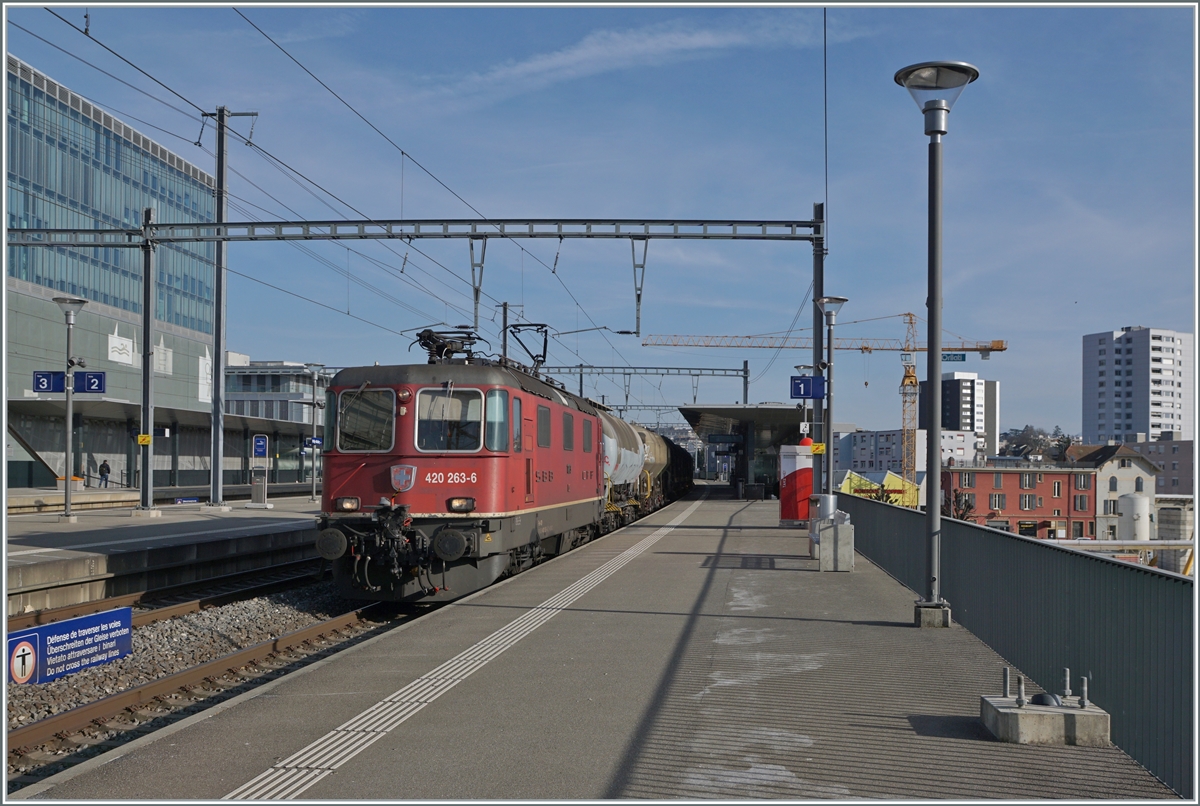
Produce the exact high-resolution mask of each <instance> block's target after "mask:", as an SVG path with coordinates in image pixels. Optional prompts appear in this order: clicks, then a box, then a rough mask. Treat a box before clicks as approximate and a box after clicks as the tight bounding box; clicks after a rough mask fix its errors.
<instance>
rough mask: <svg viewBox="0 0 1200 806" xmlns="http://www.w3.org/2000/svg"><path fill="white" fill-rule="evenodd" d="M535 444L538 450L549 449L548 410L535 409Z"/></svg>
mask: <svg viewBox="0 0 1200 806" xmlns="http://www.w3.org/2000/svg"><path fill="white" fill-rule="evenodd" d="M537 444H538V447H539V448H549V447H550V409H549V408H547V407H546V406H538V407H537Z"/></svg>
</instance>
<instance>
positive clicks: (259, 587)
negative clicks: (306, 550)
mask: <svg viewBox="0 0 1200 806" xmlns="http://www.w3.org/2000/svg"><path fill="white" fill-rule="evenodd" d="M325 565H326V563H325V561H324V560H321V559H319V558H318V559H315V560H313V559H309V560H298V561H296V562H291V563H284V564H282V565H276V566H272V567H271V568H269V569H267V570H255V571H248V572H245V573H240V574H232V575H230V576H227V577H220V578H218V579H211V580H206V581H205V582H204V583H195V582H192V583H188V584H184V585H177V586H174V587H171V588H158V589H156V590H153V591H144V592H142V593H130V594H127V595H125V596H112V597H109V598H107V599H97V600H95V601H92V602H80V603H79V604H74V605H68V606H67V607H56V608H52V609H47V610H39V611H37V612H34V613H22V614H21V615H18V616H12V617H10V618H9V619H8V632H9V634H11V633H14V632H16V631H18V630H24V629H28V628H30V627H36V626H38V625H40V624H53V623H54V622H56V621H66V620H67V619H72V618H76V617H78V616H88V615H91V614H92V613H103V612H105V611H107V610H115V609H117V608H120V607H133V608H138V609H137V610H135V611H134V613H133V626H134V627H141V626H142V625H144V624H151V623H153V622H155V621H160V620H162V619H168V618H173V617H175V616H182V615H184V614H185V613H195V612H197V611H199V610H203V609H204V608H206V607H218V606H220V605H223V604H227V603H229V602H233V601H237V600H238V599H242V598H246V597H248V596H258V595H261V594H264V593H269V592H270V591H273V590H279V589H280V588H285V587H288V586H291V585H297V584H300V583H302V582H304V581H310V580H312V579H315V578H319V577H320V576H321V575H322V574H324V573H325V570H326V569H325Z"/></svg>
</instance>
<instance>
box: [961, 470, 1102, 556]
mask: <svg viewBox="0 0 1200 806" xmlns="http://www.w3.org/2000/svg"><path fill="white" fill-rule="evenodd" d="M957 493H962V494H963V496H964V497H965V500H966V501H967V502H968V503H969V504H970V505H971V506H972V508H973V515H972V517H971V518H970V520H973V521H974V522H975V523H979V524H981V525H984V526H990V527H992V528H994V529H1003V530H1004V531H1006V532H1016V533H1018V534H1022V535H1026V536H1028V537H1040V538H1083V537H1096V517H1095V512H1096V496H1097V490H1096V469H1095V468H1093V467H1077V468H1067V467H1059V466H1055V465H1049V464H1040V463H1033V462H1021V461H1013V462H1002V463H996V464H992V465H988V466H981V467H974V468H970V469H968V468H952V469H951V468H946V469H943V471H942V500H943V502H945V501H949V500H951V496H953V495H955V494H957Z"/></svg>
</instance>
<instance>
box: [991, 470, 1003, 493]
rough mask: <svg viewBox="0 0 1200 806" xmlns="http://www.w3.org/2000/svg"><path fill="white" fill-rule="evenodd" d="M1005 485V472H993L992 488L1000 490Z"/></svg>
mask: <svg viewBox="0 0 1200 806" xmlns="http://www.w3.org/2000/svg"><path fill="white" fill-rule="evenodd" d="M1003 487H1004V474H1003V473H993V474H992V489H993V490H999V489H1002V488H1003Z"/></svg>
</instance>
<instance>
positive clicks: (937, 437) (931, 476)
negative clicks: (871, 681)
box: [895, 62, 979, 627]
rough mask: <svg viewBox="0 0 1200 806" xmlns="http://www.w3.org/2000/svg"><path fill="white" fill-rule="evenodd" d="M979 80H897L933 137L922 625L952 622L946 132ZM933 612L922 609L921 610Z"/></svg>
mask: <svg viewBox="0 0 1200 806" xmlns="http://www.w3.org/2000/svg"><path fill="white" fill-rule="evenodd" d="M977 78H979V70H978V69H977V68H976V67H975V66H974V65H971V64H967V63H966V62H922V63H921V64H914V65H910V66H908V67H905V68H904V69H902V70H899V71H897V73H896V76H895V79H896V83H897V84H899V85H900V86H902V87H904V88H905V89H907V90H908V91H909V93H910V94H911V95H912V97H913V100H914V101H916V102H917V107H918V108H919V109H920V110H921V113H922V114H923V115H924V116H925V134H927V135H929V297H928V300H927V303H926V304H927V305H928V311H929V336H928V352H927V355H926V358H927V360H928V362H929V363H928V364H927V368H926V371H925V375H926V378H927V379H928V383H927V384H926V386H927V388H928V390H929V393H928V395H926V397H927V400H926V401H924V403H925V406H926V409H925V410H926V412H928V415H929V416H928V418H927V419H928V421H929V430H928V433H927V434H926V446H925V447H926V462H925V537H926V549H927V556H928V564H929V574H928V578H927V580H926V583H927V584H926V595H925V599H924V600H923V601H919V602H917V614H916V621H917V623H918V624H919V625H921V626H938V627H940V626H949V623H950V608H949V603H947V602H946V601H945V600H943V599H942V580H941V571H942V568H941V565H942V560H941V558H942V508H941V500H942V418H941V414H942V135H943V134H945V133H946V131H947V127H946V123H947V120H948V118H949V117H950V107H952V106H953V105H954V102H955V101H957V100H958V96H959V95H960V94H962V91H963V87H965V86H967V85H968V84H970V83H971V82H972V81H974V80H975V79H977ZM923 608H925V609H929V610H931V611H933V612H931V613H928V614H926V613H923V612H922V609H923Z"/></svg>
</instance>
